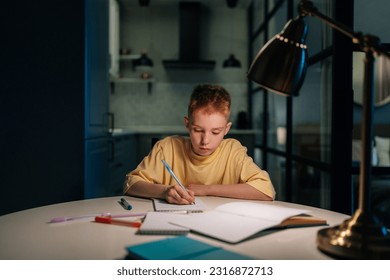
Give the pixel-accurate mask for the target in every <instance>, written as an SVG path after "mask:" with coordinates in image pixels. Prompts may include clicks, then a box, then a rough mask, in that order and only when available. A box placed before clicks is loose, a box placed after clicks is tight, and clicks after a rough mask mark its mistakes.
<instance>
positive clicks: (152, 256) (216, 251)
mask: <svg viewBox="0 0 390 280" xmlns="http://www.w3.org/2000/svg"><path fill="white" fill-rule="evenodd" d="M126 249H127V251H128V253H129V254H128V256H127V258H128V259H144V260H250V259H252V258H250V257H248V256H245V255H242V254H238V253H235V252H233V251H228V250H225V249H223V248H221V247H217V246H213V245H210V244H207V243H204V242H201V241H198V240H195V239H191V238H188V237H186V236H179V237H173V238H167V239H162V240H157V241H152V242H147V243H142V244H138V245H132V246H129V247H127V248H126Z"/></svg>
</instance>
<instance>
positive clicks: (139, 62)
mask: <svg viewBox="0 0 390 280" xmlns="http://www.w3.org/2000/svg"><path fill="white" fill-rule="evenodd" d="M133 65H134V66H135V67H138V66H150V67H152V66H153V61H152V60H151V59H150V58H149V57H148V56H147V55H146V53H142V54H141V57H140V58H138V59H136V60H135V61H134V63H133Z"/></svg>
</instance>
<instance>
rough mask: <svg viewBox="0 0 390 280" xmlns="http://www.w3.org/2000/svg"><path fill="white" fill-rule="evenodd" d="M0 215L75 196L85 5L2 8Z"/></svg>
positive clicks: (79, 184)
mask: <svg viewBox="0 0 390 280" xmlns="http://www.w3.org/2000/svg"><path fill="white" fill-rule="evenodd" d="M1 10H2V12H1V14H2V16H1V19H0V21H1V26H2V35H3V36H2V39H1V56H0V57H1V59H0V61H1V66H2V71H1V72H2V74H1V83H0V88H1V97H0V100H1V101H0V114H1V118H0V119H1V122H2V125H1V130H0V133H1V168H0V174H1V176H0V193H1V195H0V215H1V214H5V213H9V212H13V211H18V210H22V209H26V208H31V207H36V206H41V205H46V204H52V203H57V202H63V201H69V200H74V199H81V198H82V196H83V158H84V156H83V154H84V141H83V140H84V139H83V138H84V135H83V131H84V5H83V1H81V0H57V1H49V0H38V1H6V3H5V4H4V3H3V5H2V9H1Z"/></svg>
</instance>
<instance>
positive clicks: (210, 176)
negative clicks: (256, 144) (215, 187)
mask: <svg viewBox="0 0 390 280" xmlns="http://www.w3.org/2000/svg"><path fill="white" fill-rule="evenodd" d="M162 159H164V160H165V161H166V162H167V163H168V164H169V165H170V167H171V168H172V170H173V171H174V172H175V175H176V176H177V177H178V178H179V180H180V181H181V182H182V183H183V185H184V186H187V185H189V184H203V185H211V184H237V183H247V184H249V185H251V186H252V187H254V188H256V189H257V190H259V191H261V192H262V193H264V194H266V195H268V196H269V197H272V198H275V190H274V187H273V185H272V182H271V180H270V178H269V175H268V173H267V172H266V171H264V170H262V169H260V168H259V167H258V166H257V165H256V164H255V163H254V162H253V160H252V158H251V157H249V156H248V155H247V153H246V148H245V147H244V146H242V145H241V143H240V142H239V141H237V140H235V139H231V138H228V139H224V140H222V142H221V144H220V145H219V147H218V148H217V149H216V150H215V151H214V152H213V153H212V154H211V155H209V156H198V155H196V154H194V153H193V152H192V151H191V141H190V139H189V138H188V137H183V136H169V137H166V138H164V139H162V140H160V141H158V142H157V143H156V144H155V145H154V147H153V149H152V150H151V152H150V153H149V155H148V156H146V157H145V158H144V159H143V160H142V162H141V163H140V164H139V165H138V167H137V168H136V169H135V170H133V171H131V172H130V173H129V174H127V179H126V182H125V184H124V193H126V192H127V191H128V190H129V188H131V186H132V185H133V184H134V183H136V182H138V181H146V182H151V183H157V184H164V185H174V184H176V182H175V181H174V179H173V178H172V177H171V176H170V174H169V173H168V171H167V170H166V168H165V166H164V165H163V163H162V161H161V160H162Z"/></svg>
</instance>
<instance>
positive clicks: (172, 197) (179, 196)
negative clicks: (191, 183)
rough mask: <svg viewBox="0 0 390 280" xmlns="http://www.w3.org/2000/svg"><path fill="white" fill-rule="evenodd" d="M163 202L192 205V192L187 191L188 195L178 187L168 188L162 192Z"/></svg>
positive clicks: (193, 199) (193, 196)
mask: <svg viewBox="0 0 390 280" xmlns="http://www.w3.org/2000/svg"><path fill="white" fill-rule="evenodd" d="M164 197H165V200H166V201H167V202H168V203H172V204H192V203H193V202H194V201H195V195H194V192H193V191H190V190H188V194H187V193H186V192H185V191H183V189H182V188H181V187H180V186H179V185H173V186H169V187H167V188H166V189H165V191H164Z"/></svg>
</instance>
